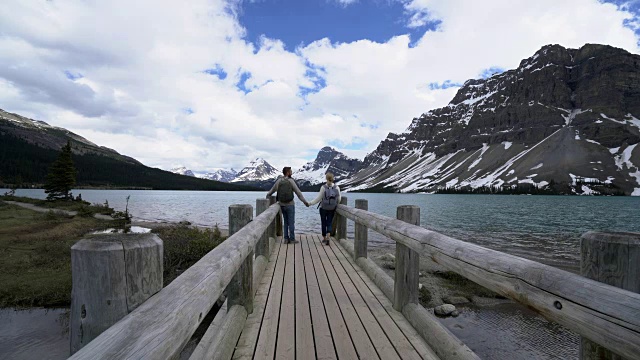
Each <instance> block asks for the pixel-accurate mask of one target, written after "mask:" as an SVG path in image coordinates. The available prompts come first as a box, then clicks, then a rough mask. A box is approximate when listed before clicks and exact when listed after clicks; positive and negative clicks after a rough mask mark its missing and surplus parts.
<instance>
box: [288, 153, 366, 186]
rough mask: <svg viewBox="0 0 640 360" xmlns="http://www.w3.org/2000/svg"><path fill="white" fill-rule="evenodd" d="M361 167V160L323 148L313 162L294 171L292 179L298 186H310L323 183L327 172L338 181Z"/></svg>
mask: <svg viewBox="0 0 640 360" xmlns="http://www.w3.org/2000/svg"><path fill="white" fill-rule="evenodd" d="M362 167H363V164H362V160H359V159H353V158H350V157H348V156H346V155H345V154H343V153H341V152H339V151H338V150H336V149H334V148H332V147H329V146H325V147H323V148H322V149H320V152H318V156H317V157H316V158H315V160H313V161H310V162H308V163H306V164H305V165H304V166H302V168H300V169H299V170H297V171H295V173H294V175H293V177H294V178H295V179H296V181H297V182H298V184H300V185H302V186H310V185H316V184H321V183H324V182H325V174H326V173H327V172H331V173H333V175H334V176H335V178H336V181H340V180H342V179H346V178H348V177H349V176H352V175H354V174H355V173H357V172H358V171H359V170H361V169H362Z"/></svg>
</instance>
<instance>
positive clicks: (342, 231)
mask: <svg viewBox="0 0 640 360" xmlns="http://www.w3.org/2000/svg"><path fill="white" fill-rule="evenodd" d="M340 204H342V205H343V206H346V205H347V197H346V196H342V198H341V199H340ZM336 215H338V217H337V220H336V239H346V238H347V219H346V218H345V217H344V216H341V215H339V214H337V213H336Z"/></svg>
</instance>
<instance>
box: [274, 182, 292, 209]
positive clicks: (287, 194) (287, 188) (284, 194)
mask: <svg viewBox="0 0 640 360" xmlns="http://www.w3.org/2000/svg"><path fill="white" fill-rule="evenodd" d="M276 198H277V200H278V201H279V202H281V203H288V202H292V201H293V185H291V180H289V179H288V178H283V179H282V180H281V181H280V184H279V185H278V196H276Z"/></svg>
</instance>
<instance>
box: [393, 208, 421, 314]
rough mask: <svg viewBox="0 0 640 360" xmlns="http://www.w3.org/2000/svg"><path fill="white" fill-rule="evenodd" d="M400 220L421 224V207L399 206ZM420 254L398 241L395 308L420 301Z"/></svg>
mask: <svg viewBox="0 0 640 360" xmlns="http://www.w3.org/2000/svg"><path fill="white" fill-rule="evenodd" d="M397 217H398V220H400V221H404V222H406V223H409V224H411V225H415V226H420V208H419V207H417V206H413V205H403V206H398V209H397ZM419 275H420V254H419V253H418V252H417V251H415V250H412V249H411V248H409V247H407V246H405V245H404V244H402V243H396V269H395V281H394V284H395V287H394V290H393V308H394V309H396V310H397V311H402V309H403V308H404V306H405V305H407V304H417V303H418V284H419V283H420V278H419Z"/></svg>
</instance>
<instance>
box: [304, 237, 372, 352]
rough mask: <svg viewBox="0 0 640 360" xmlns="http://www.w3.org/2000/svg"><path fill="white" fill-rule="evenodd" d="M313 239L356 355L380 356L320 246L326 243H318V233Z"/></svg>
mask: <svg viewBox="0 0 640 360" xmlns="http://www.w3.org/2000/svg"><path fill="white" fill-rule="evenodd" d="M313 239H314V241H313V245H314V247H315V249H316V251H317V252H318V255H319V258H320V261H321V262H322V264H323V267H324V271H325V273H326V275H327V278H328V280H329V283H330V284H331V288H332V289H333V293H334V294H335V297H336V300H337V302H338V306H339V307H340V311H341V312H342V316H343V317H344V321H345V323H346V324H347V328H348V329H349V334H350V335H351V339H352V341H353V345H354V346H355V348H356V350H357V352H358V356H359V357H360V358H361V359H379V358H380V357H379V355H378V354H377V352H376V348H375V346H374V345H373V343H372V339H370V338H369V335H368V334H367V332H366V330H365V329H364V326H363V324H362V322H361V321H360V318H359V317H358V313H357V312H356V309H355V307H354V305H353V304H352V303H351V300H350V298H349V296H348V295H347V292H346V290H345V289H344V287H343V285H342V283H341V282H340V279H339V278H338V275H337V274H336V271H335V269H334V267H333V265H332V264H331V262H330V261H329V259H328V257H327V253H326V252H325V250H324V249H322V247H323V246H326V245H323V244H321V243H320V241H321V239H320V236H319V235H316V236H314V237H313ZM312 250H313V249H312ZM367 325H373V324H367ZM375 325H376V326H377V325H378V324H377V323H376V324H375ZM373 340H374V341H381V340H382V339H381V338H380V339H378V338H376V339H373Z"/></svg>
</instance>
